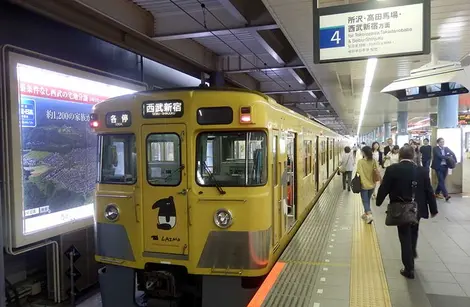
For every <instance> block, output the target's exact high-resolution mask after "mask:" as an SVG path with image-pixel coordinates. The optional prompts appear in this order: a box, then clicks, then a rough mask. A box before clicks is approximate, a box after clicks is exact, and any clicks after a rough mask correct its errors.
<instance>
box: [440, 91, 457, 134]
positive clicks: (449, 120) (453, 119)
mask: <svg viewBox="0 0 470 307" xmlns="http://www.w3.org/2000/svg"><path fill="white" fill-rule="evenodd" d="M458 117H459V96H458V95H452V96H444V97H439V100H438V102H437V127H438V128H456V127H457V125H458V121H459V120H458Z"/></svg>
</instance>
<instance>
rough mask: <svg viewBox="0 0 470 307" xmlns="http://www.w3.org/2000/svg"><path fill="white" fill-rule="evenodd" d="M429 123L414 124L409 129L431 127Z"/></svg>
mask: <svg viewBox="0 0 470 307" xmlns="http://www.w3.org/2000/svg"><path fill="white" fill-rule="evenodd" d="M429 126H430V125H429V123H428V124H424V125H419V126H413V127H411V128H408V131H410V130H417V129H421V128H425V127H429Z"/></svg>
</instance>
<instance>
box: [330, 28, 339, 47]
mask: <svg viewBox="0 0 470 307" xmlns="http://www.w3.org/2000/svg"><path fill="white" fill-rule="evenodd" d="M331 41H332V42H336V45H339V44H340V43H341V35H340V34H339V30H338V31H335V32H334V33H333V36H331Z"/></svg>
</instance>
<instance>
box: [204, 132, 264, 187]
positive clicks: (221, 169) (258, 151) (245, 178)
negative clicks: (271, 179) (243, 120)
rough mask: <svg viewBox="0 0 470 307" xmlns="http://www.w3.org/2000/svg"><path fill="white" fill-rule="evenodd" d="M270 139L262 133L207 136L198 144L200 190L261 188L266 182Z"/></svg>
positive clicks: (222, 133) (223, 133) (225, 133)
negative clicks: (216, 186) (202, 188)
mask: <svg viewBox="0 0 470 307" xmlns="http://www.w3.org/2000/svg"><path fill="white" fill-rule="evenodd" d="M266 145H267V138H266V133H264V132H261V131H252V132H246V131H243V132H241V131H240V132H204V133H201V134H199V135H198V138H197V144H196V147H197V149H196V167H197V169H196V181H197V183H198V184H199V185H201V186H215V185H219V186H221V187H238V186H259V185H264V184H266V180H267V165H266V164H267V150H266V149H267V146H266Z"/></svg>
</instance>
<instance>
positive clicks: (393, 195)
mask: <svg viewBox="0 0 470 307" xmlns="http://www.w3.org/2000/svg"><path fill="white" fill-rule="evenodd" d="M414 155H415V151H414V149H413V148H412V147H411V146H404V147H402V148H401V149H400V152H399V156H400V163H397V164H394V165H391V166H389V167H388V168H387V169H386V171H385V175H384V177H383V180H382V184H381V185H380V188H379V192H378V194H377V202H376V205H377V206H380V205H382V203H383V201H384V200H385V197H387V195H388V196H389V199H390V204H393V203H395V204H397V203H400V204H401V203H403V204H405V203H408V204H410V203H415V204H416V206H417V210H418V212H417V216H416V217H417V219H416V221H417V222H416V223H404V224H401V225H399V226H397V228H398V238H399V240H400V245H401V260H402V262H403V266H404V268H403V269H402V270H400V274H401V275H403V276H404V277H406V278H410V279H413V278H414V277H415V274H414V269H415V267H414V259H415V258H417V257H418V254H417V252H416V246H417V243H418V231H419V220H420V219H422V218H423V219H427V218H429V212H431V217H434V216H436V214H437V213H438V210H437V204H436V199H435V197H434V195H433V190H432V186H431V181H430V179H429V172H428V170H427V169H426V168H425V167H420V166H418V165H416V163H415V162H414Z"/></svg>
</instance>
